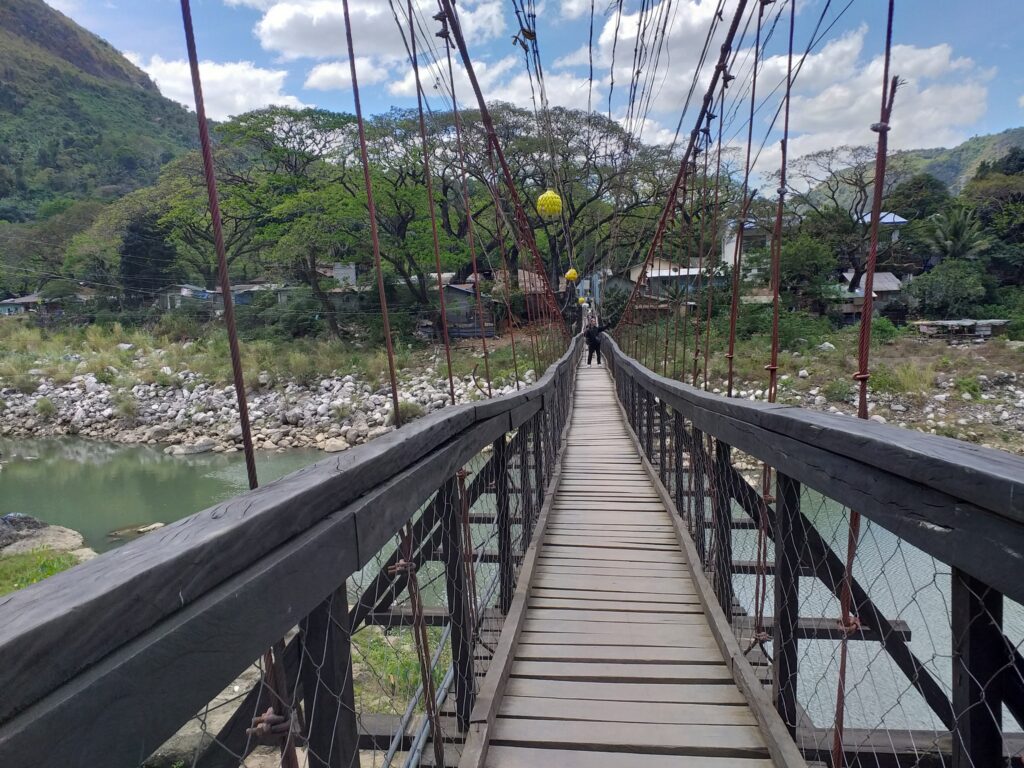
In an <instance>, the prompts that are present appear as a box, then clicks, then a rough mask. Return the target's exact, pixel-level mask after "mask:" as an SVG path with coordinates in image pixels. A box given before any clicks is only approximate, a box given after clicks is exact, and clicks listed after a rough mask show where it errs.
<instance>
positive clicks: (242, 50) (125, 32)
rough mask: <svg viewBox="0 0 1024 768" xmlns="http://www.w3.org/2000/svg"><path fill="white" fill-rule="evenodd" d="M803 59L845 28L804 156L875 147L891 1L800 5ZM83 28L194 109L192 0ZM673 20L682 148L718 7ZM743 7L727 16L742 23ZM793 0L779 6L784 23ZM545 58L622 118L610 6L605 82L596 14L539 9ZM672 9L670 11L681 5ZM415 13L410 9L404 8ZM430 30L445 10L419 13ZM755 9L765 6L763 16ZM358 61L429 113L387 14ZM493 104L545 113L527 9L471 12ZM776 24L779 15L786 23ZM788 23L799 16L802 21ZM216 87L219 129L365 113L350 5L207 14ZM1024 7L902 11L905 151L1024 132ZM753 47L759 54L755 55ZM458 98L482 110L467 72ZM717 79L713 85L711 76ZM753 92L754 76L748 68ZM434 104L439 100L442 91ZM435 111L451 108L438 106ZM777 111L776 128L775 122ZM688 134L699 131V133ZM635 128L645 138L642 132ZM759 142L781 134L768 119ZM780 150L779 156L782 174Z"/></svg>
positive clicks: (213, 104) (683, 2)
mask: <svg viewBox="0 0 1024 768" xmlns="http://www.w3.org/2000/svg"><path fill="white" fill-rule="evenodd" d="M796 1H797V2H798V5H797V18H798V22H797V32H796V40H797V47H798V48H802V47H804V46H805V45H806V43H807V40H808V38H809V35H810V33H811V30H812V28H813V26H814V24H815V23H816V22H817V20H818V18H819V15H820V14H821V13H822V11H823V10H825V9H826V7H828V11H827V13H826V16H825V18H826V24H830V23H832V22H834V26H833V27H832V28H831V30H830V31H829V32H828V34H827V35H826V36H825V37H824V39H823V40H822V41H821V42H820V43H819V45H818V46H817V47H816V48H815V50H814V53H812V56H811V57H810V59H809V60H808V63H807V66H806V67H805V69H804V71H803V73H802V74H801V76H800V78H799V79H798V81H797V83H796V90H795V95H794V102H793V107H794V118H793V136H794V138H793V144H792V148H793V151H794V152H795V153H796V154H802V153H805V152H809V151H814V150H816V149H821V148H824V147H828V146H834V145H836V144H841V143H852V144H859V143H873V134H871V133H870V131H869V129H868V126H869V125H870V123H872V122H874V121H875V120H876V119H877V112H878V91H879V85H880V72H881V69H880V59H879V54H880V52H881V49H882V43H883V34H884V23H885V19H884V13H885V3H883V2H881V1H880V0H853V2H852V3H851V4H850V6H849V9H848V10H847V11H846V12H845V13H844V14H843V15H842V16H838V17H837V11H838V10H839V9H841V8H842V7H843V6H846V5H847V3H846V0H833V2H832V3H831V4H828V0H796ZM48 2H50V4H51V5H53V6H54V7H57V8H58V9H60V10H61V11H63V12H65V13H67V14H68V15H69V16H71V17H72V18H73V19H75V20H76V21H77V22H79V23H80V24H82V25H83V26H85V27H86V28H88V29H90V30H92V31H93V32H95V33H97V34H99V35H100V36H102V37H104V38H105V39H107V40H108V41H109V42H110V43H111V44H113V45H114V46H115V47H117V48H118V49H120V50H122V51H125V52H127V53H128V54H129V55H130V57H131V58H132V59H133V60H134V61H136V63H138V64H139V65H140V66H142V67H143V69H145V70H146V71H147V72H149V73H150V74H151V76H152V77H153V78H154V79H155V80H156V81H157V84H158V85H159V86H160V88H161V90H162V91H163V92H164V93H165V95H167V96H169V97H170V98H173V99H176V100H179V101H182V102H184V103H187V102H188V101H189V100H190V98H191V93H190V90H189V81H188V72H187V68H186V66H185V62H184V42H183V36H182V31H181V16H180V5H179V2H178V0H145V1H144V2H138V1H137V0H136V1H132V0H48ZM660 2H661V4H662V5H656V6H655V7H656V8H665V9H667V10H668V11H669V17H668V30H669V32H668V37H667V42H666V45H665V55H663V57H662V59H661V60H660V62H659V68H658V70H657V72H656V75H655V77H654V83H655V87H654V88H653V89H652V91H653V94H654V95H653V99H652V101H651V109H650V112H649V113H648V115H647V118H648V119H647V122H645V123H644V126H643V130H644V136H645V138H647V139H650V140H662V141H666V140H668V138H669V137H671V135H672V131H673V129H674V128H675V125H676V122H677V120H678V117H679V111H680V109H681V106H682V102H683V99H684V97H685V92H686V90H687V88H688V86H689V83H690V82H691V80H692V78H693V75H694V67H695V64H696V60H697V56H698V53H699V50H700V47H701V46H702V44H703V40H704V36H705V34H706V29H707V27H708V24H709V21H710V18H711V15H712V12H713V6H714V2H712V0H660ZM735 2H736V0H728V2H727V5H726V7H727V12H726V13H727V18H728V13H729V9H731V8H733V7H735ZM783 2H785V0H779V2H777V3H776V4H775V6H772V7H771V8H772V9H778V8H779V7H781V4H782V3H783ZM536 4H537V10H538V34H539V45H540V50H541V54H542V57H543V59H544V66H545V75H546V78H545V79H546V86H547V91H548V96H549V98H550V100H551V101H552V103H560V104H565V105H568V106H577V107H582V106H585V105H586V103H587V99H588V95H591V96H592V97H593V99H594V102H595V103H596V104H599V105H600V107H601V108H602V109H607V96H608V90H609V80H610V77H609V76H610V72H611V71H612V70H611V62H612V60H611V48H612V43H613V41H614V37H615V36H614V32H613V30H614V27H615V22H616V21H617V19H616V17H615V15H614V14H610V13H609V12H608V8H609V6H610V5H614V4H612V3H609V2H608V0H597V1H596V3H595V5H596V7H597V9H598V10H597V15H596V17H595V21H594V26H595V32H594V37H595V43H594V57H595V81H594V84H593V86H592V89H591V86H590V81H589V79H588V77H587V64H586V58H587V49H588V46H587V36H588V26H589V21H590V5H591V4H590V0H560V1H558V2H556V1H554V0H537V3H536ZM665 4H667V5H665ZM396 5H397V6H398V7H399V8H400V9H402V8H404V7H405V0H396ZM417 5H418V6H419V8H421V9H422V15H423V18H424V19H425V23H426V24H428V25H431V27H432V26H433V24H434V22H432V21H430V17H431V16H432V14H433V13H434V11H435V10H436V0H417ZM639 5H640V3H639V0H625V3H624V9H625V10H624V14H623V17H622V19H621V20H619V21H620V23H619V30H620V31H619V42H618V53H617V56H616V62H615V65H616V66H615V79H616V90H615V93H616V94H617V95H618V96H619V97H623V96H624V95H625V93H626V91H627V84H628V81H629V78H630V70H631V64H632V50H633V44H634V40H635V30H636V24H637V20H638V15H637V14H638V8H639ZM751 5H753V3H751ZM351 7H352V13H353V29H354V33H355V45H356V57H357V59H356V60H357V65H358V68H359V78H360V84H361V91H362V93H363V99H364V109H365V110H367V111H368V112H378V111H383V110H386V109H388V108H389V107H390V106H392V105H395V106H411V105H414V104H415V100H414V97H415V91H414V90H413V85H412V81H411V78H410V73H409V66H408V61H407V59H406V58H405V53H404V49H403V48H402V43H401V40H400V38H399V36H398V34H397V28H396V25H395V22H394V19H393V17H392V15H391V10H390V8H389V5H388V2H387V0H351ZM458 7H459V8H460V12H461V13H462V14H463V16H464V27H465V28H466V30H467V34H468V36H469V38H470V46H471V52H472V55H473V57H474V62H475V63H476V64H477V66H478V68H479V70H480V72H479V74H480V76H481V80H482V82H483V87H484V91H485V93H486V94H487V95H488V97H489V98H501V99H504V100H508V101H513V102H516V103H519V104H521V105H523V106H530V105H531V94H530V88H529V81H528V80H527V78H526V68H525V64H524V63H523V59H522V55H521V52H520V51H519V49H518V48H515V47H514V46H513V44H512V35H513V34H514V31H515V29H516V23H515V16H514V13H513V5H512V0H460V2H459V3H458ZM773 12H774V10H772V11H770V13H773ZM786 13H788V11H786ZM193 16H194V19H195V21H196V25H197V36H198V45H199V52H200V56H201V58H202V59H203V63H204V64H203V76H204V81H205V84H206V91H207V96H208V110H209V111H210V113H211V116H213V117H216V118H224V117H226V116H228V115H229V114H235V113H238V112H241V111H245V110H246V109H251V108H255V107H259V106H263V105H265V104H268V103H283V104H290V105H293V106H298V105H302V104H306V105H316V106H320V107H325V108H328V109H335V110H346V111H351V109H352V94H351V89H350V88H349V83H348V76H347V71H348V65H347V56H346V54H345V47H344V46H345V39H344V28H343V25H342V23H341V2H340V0H193ZM1022 22H1024V3H1022V2H1021V0H986V2H984V3H970V2H962V1H960V0H899V1H898V2H897V15H896V21H895V42H896V44H897V48H896V52H895V55H894V69H893V71H894V72H895V73H896V74H899V75H900V76H901V77H903V78H904V79H905V80H906V85H905V86H903V87H902V89H901V92H900V94H899V95H898V96H897V103H896V109H895V119H894V121H893V122H894V126H893V131H892V134H891V143H892V146H893V147H894V148H917V147H932V146H950V145H953V144H956V143H958V142H959V141H962V140H963V139H965V138H968V137H970V136H972V135H977V134H984V133H992V132H997V131H1000V130H1004V129H1006V128H1011V127H1016V126H1019V125H1022V124H1024V66H1022V65H1021V63H1020V62H1021V60H1022V58H1021V52H1022V49H1024V23H1022ZM784 27H785V18H784V22H783V24H782V25H780V27H779V30H778V31H777V33H776V35H775V37H774V38H773V39H772V40H771V42H770V44H769V46H768V50H767V54H768V60H767V61H766V62H764V64H763V75H762V81H761V85H760V86H759V88H760V89H761V90H762V92H764V91H767V90H770V89H769V88H767V87H766V86H765V83H768V82H777V81H778V79H779V78H780V77H781V76H782V75H783V74H784V71H785V70H784V66H785V59H784V56H783V55H782V54H784V50H783V47H782V46H783V45H784V41H785V29H784ZM749 44H750V37H749V36H748V38H747V40H746V42H745V46H749ZM739 61H740V62H743V61H749V57H747V58H746V59H744V58H743V56H742V55H741V57H740V59H739ZM458 74H459V77H458V80H457V83H458V84H457V91H458V93H459V98H460V101H461V102H462V103H466V102H467V99H468V97H469V92H468V88H467V87H466V84H465V79H464V77H462V73H461V69H460V71H459V73H458ZM707 74H708V73H707V71H705V72H703V73H702V79H703V78H706V77H707ZM740 75H741V78H740V81H741V82H742V67H741V68H740ZM428 90H430V91H431V93H433V90H432V89H429V88H428ZM432 103H433V104H434V106H436V107H438V108H441V107H443V103H442V102H441V100H440V99H438V98H436V97H434V98H433V100H432ZM625 110H626V105H625V99H624V98H614V99H613V103H612V114H613V116H615V117H617V118H620V119H624V118H625ZM774 111H775V110H774V107H772V106H771V105H769V108H767V109H766V110H765V114H768V113H774ZM687 124H688V121H687ZM633 127H639V125H638V124H634V126H633ZM757 130H758V131H760V132H761V133H766V132H768V130H769V124H768V121H767V119H762V118H760V117H759V120H758V123H757ZM775 152H776V148H774V147H772V146H768V147H766V150H765V152H764V156H763V158H762V159H763V161H764V162H770V161H771V159H772V157H773V155H774V154H775Z"/></svg>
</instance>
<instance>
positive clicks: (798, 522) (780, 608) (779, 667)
mask: <svg viewBox="0 0 1024 768" xmlns="http://www.w3.org/2000/svg"><path fill="white" fill-rule="evenodd" d="M775 498H776V502H775V579H774V582H775V627H774V631H773V633H772V645H773V650H774V655H773V657H772V689H773V690H772V698H773V700H774V701H775V709H776V711H778V713H779V716H780V717H781V718H782V722H783V723H784V724H785V726H786V728H787V729H788V730H789V733H790V735H791V736H793V737H796V727H797V722H798V715H797V698H796V686H797V671H798V668H799V656H798V652H797V651H798V641H797V628H798V622H799V616H800V570H801V569H800V558H801V550H802V549H803V548H804V536H803V521H802V517H801V514H800V483H798V482H797V481H796V480H794V479H793V478H791V477H789V476H787V475H784V474H782V473H781V472H776V474H775Z"/></svg>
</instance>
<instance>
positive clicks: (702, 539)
mask: <svg viewBox="0 0 1024 768" xmlns="http://www.w3.org/2000/svg"><path fill="white" fill-rule="evenodd" d="M689 474H690V479H691V481H692V485H693V488H692V489H691V490H690V492H691V493H692V494H693V497H692V501H693V504H692V505H687V508H688V509H690V510H691V514H692V516H693V520H692V521H691V522H690V530H691V531H692V533H693V543H694V544H696V545H697V554H698V555H700V564H701V567H703V568H705V570H706V566H707V564H708V552H707V546H708V545H707V509H706V504H705V500H706V499H707V496H706V495H705V491H704V485H705V481H706V480H707V478H708V477H710V474H711V467H710V466H709V461H708V454H707V451H706V450H705V449H704V433H703V432H701V431H700V430H699V429H697V428H694V430H693V436H692V437H691V438H690V473H689Z"/></svg>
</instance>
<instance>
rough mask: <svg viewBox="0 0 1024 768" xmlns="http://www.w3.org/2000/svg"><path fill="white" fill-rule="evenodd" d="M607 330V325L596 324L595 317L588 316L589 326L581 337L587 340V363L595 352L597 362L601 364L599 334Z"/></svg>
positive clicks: (588, 363) (589, 362) (591, 359)
mask: <svg viewBox="0 0 1024 768" xmlns="http://www.w3.org/2000/svg"><path fill="white" fill-rule="evenodd" d="M607 330H608V326H607V325H598V324H597V318H596V317H592V318H590V327H589V328H587V330H586V331H585V332H584V334H583V337H584V338H585V339H586V340H587V365H590V364H591V362H593V360H594V353H595V352H596V353H597V364H598V365H600V364H601V334H602V333H603V332H604V331H607Z"/></svg>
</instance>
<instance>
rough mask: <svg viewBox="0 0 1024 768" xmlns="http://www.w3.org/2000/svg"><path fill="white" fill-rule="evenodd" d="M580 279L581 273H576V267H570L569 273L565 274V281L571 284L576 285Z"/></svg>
mask: <svg viewBox="0 0 1024 768" xmlns="http://www.w3.org/2000/svg"><path fill="white" fill-rule="evenodd" d="M579 278H580V273H579V272H577V271H576V267H569V271H568V272H566V273H565V279H566V280H568V281H569V282H570V283H575V282H576V281H577V280H579Z"/></svg>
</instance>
